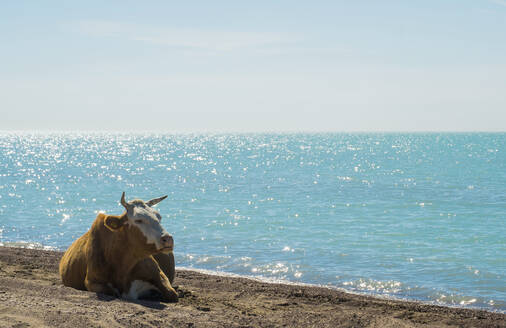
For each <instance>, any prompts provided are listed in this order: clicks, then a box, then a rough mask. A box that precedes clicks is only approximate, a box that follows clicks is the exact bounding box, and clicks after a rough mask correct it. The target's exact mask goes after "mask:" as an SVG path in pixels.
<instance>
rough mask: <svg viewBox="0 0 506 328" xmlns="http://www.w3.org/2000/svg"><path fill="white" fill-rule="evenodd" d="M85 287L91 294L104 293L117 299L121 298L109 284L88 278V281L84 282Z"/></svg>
mask: <svg viewBox="0 0 506 328" xmlns="http://www.w3.org/2000/svg"><path fill="white" fill-rule="evenodd" d="M84 286H85V287H86V289H87V290H89V291H90V292H95V293H102V294H107V295H111V296H116V297H118V296H119V293H118V291H117V290H116V289H115V288H114V287H113V286H112V285H110V284H108V283H103V282H98V281H92V280H90V279H88V277H86V279H85V280H84Z"/></svg>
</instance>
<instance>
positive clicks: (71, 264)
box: [60, 231, 89, 290]
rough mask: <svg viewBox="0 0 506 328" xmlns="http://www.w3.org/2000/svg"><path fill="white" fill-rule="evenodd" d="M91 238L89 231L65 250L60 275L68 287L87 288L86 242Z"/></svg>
mask: <svg viewBox="0 0 506 328" xmlns="http://www.w3.org/2000/svg"><path fill="white" fill-rule="evenodd" d="M88 239H89V231H88V232H86V233H85V234H84V235H82V236H81V237H80V238H79V239H77V240H76V241H74V242H73V243H72V245H70V247H69V248H68V249H67V250H66V251H65V253H64V254H63V257H62V258H61V260H60V276H61V279H62V282H63V284H64V285H65V286H67V287H72V288H76V289H81V290H86V287H85V286H84V279H85V278H86V269H87V266H86V244H87V241H88Z"/></svg>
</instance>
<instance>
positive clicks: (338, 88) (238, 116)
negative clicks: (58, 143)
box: [0, 0, 506, 132]
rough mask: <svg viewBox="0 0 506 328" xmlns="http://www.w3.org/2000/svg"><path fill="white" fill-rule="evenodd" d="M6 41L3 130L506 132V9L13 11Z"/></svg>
mask: <svg viewBox="0 0 506 328" xmlns="http://www.w3.org/2000/svg"><path fill="white" fill-rule="evenodd" d="M0 44H1V46H0V63H1V64H0V117H1V119H0V130H108V131H110V130H113V131H132V130H139V131H166V132H201V131H202V132H206V131H213V132H229V131H234V132H235V131H238V132H255V131H504V130H505V128H506V0H454V1H449V0H447V1H445V0H438V1H434V0H424V1H401V0H398V1H359V0H357V1H311V2H309V1H307V2H302V1H185V2H183V1H177V2H176V1H142V2H140V1H83V2H80V3H77V2H70V1H10V2H6V1H3V2H1V3H0Z"/></svg>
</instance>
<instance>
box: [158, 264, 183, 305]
mask: <svg viewBox="0 0 506 328" xmlns="http://www.w3.org/2000/svg"><path fill="white" fill-rule="evenodd" d="M153 278H154V279H153V281H152V282H153V285H155V287H156V288H158V290H159V291H160V293H161V294H162V300H163V301H165V302H171V303H175V302H177V301H178V295H177V292H176V291H175V290H174V288H172V286H171V284H170V281H169V278H167V276H166V275H165V274H164V273H163V272H162V271H161V270H160V272H159V274H158V275H156V276H155V277H153Z"/></svg>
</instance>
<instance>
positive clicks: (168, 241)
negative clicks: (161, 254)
mask: <svg viewBox="0 0 506 328" xmlns="http://www.w3.org/2000/svg"><path fill="white" fill-rule="evenodd" d="M160 242H161V243H162V247H163V248H166V247H167V248H173V247H174V239H173V238H172V236H171V235H169V234H165V235H163V236H162V238H160Z"/></svg>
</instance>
